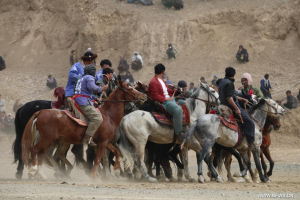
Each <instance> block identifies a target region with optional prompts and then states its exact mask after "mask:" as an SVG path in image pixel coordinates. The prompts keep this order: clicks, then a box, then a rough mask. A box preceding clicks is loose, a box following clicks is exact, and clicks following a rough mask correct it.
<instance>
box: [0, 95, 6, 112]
mask: <svg viewBox="0 0 300 200" xmlns="http://www.w3.org/2000/svg"><path fill="white" fill-rule="evenodd" d="M2 111H5V100H4V99H2V97H1V94H0V112H2Z"/></svg>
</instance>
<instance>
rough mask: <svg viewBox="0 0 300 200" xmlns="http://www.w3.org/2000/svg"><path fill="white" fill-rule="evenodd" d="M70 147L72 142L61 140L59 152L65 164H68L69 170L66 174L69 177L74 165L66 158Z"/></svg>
mask: <svg viewBox="0 0 300 200" xmlns="http://www.w3.org/2000/svg"><path fill="white" fill-rule="evenodd" d="M69 148H70V144H69V143H67V142H63V141H60V148H59V152H58V157H59V158H60V159H61V160H62V161H63V162H64V164H66V165H67V170H66V173H65V175H66V176H67V177H70V173H71V171H72V169H73V165H72V164H71V163H70V162H69V160H68V159H67V158H66V155H67V152H68V150H69Z"/></svg>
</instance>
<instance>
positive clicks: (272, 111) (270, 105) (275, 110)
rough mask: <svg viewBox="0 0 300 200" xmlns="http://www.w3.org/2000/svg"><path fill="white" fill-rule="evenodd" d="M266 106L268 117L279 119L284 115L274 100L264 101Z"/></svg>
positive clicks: (283, 111)
mask: <svg viewBox="0 0 300 200" xmlns="http://www.w3.org/2000/svg"><path fill="white" fill-rule="evenodd" d="M264 101H265V102H266V105H267V112H268V115H271V116H274V117H281V116H283V115H284V113H285V110H284V109H283V108H282V107H281V106H280V105H278V104H277V103H276V102H275V101H274V100H272V99H264Z"/></svg>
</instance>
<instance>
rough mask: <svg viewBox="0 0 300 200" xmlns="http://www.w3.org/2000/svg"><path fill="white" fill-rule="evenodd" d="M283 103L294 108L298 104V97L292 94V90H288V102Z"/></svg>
mask: <svg viewBox="0 0 300 200" xmlns="http://www.w3.org/2000/svg"><path fill="white" fill-rule="evenodd" d="M283 105H284V107H286V108H288V109H294V108H297V106H298V102H297V99H296V97H295V96H294V95H292V92H291V91H290V90H288V91H286V103H285V104H283Z"/></svg>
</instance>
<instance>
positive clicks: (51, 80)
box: [46, 74, 57, 89]
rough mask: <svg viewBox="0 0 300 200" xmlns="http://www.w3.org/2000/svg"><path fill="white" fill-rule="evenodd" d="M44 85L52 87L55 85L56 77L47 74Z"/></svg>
mask: <svg viewBox="0 0 300 200" xmlns="http://www.w3.org/2000/svg"><path fill="white" fill-rule="evenodd" d="M46 86H47V87H48V88H50V89H54V88H56V87H57V82H56V79H55V78H54V77H53V76H52V75H51V74H50V75H49V76H48V79H47V83H46Z"/></svg>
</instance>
